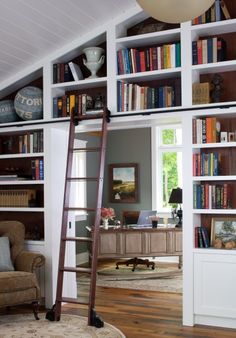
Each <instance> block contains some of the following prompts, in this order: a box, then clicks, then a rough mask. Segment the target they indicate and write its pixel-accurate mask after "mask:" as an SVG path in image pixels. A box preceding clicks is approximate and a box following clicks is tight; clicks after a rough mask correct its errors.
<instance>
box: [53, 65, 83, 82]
mask: <svg viewBox="0 0 236 338" xmlns="http://www.w3.org/2000/svg"><path fill="white" fill-rule="evenodd" d="M83 78H84V76H83V74H82V72H81V69H80V67H79V65H78V64H76V63H74V62H72V61H71V62H68V63H55V64H54V65H53V83H60V82H68V81H74V80H75V81H79V80H83Z"/></svg>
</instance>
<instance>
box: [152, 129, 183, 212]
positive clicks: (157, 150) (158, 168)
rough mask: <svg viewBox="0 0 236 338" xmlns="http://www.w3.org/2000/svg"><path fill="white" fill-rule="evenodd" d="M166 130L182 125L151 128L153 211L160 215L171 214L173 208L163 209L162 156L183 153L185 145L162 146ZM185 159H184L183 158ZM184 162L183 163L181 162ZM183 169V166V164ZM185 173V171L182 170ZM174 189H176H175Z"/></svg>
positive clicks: (180, 184) (181, 178)
mask: <svg viewBox="0 0 236 338" xmlns="http://www.w3.org/2000/svg"><path fill="white" fill-rule="evenodd" d="M164 129H181V130H182V124H181V123H170V124H165V125H156V126H153V127H151V149H152V155H151V156H152V209H153V210H157V212H159V213H170V212H171V206H170V207H168V208H164V207H163V182H162V169H163V168H162V155H163V153H165V152H181V153H182V152H183V144H179V145H173V144H162V139H161V137H162V131H163V130H164ZM182 158H183V157H182ZM181 162H182V161H181ZM181 166H182V168H183V164H182V163H181ZM181 172H183V170H181ZM182 180H183V177H180V182H179V186H180V187H181V186H182ZM173 188H174V187H173Z"/></svg>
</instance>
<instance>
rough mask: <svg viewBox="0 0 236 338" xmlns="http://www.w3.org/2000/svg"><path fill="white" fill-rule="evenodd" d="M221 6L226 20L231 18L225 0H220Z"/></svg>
mask: <svg viewBox="0 0 236 338" xmlns="http://www.w3.org/2000/svg"><path fill="white" fill-rule="evenodd" d="M220 7H221V10H222V12H223V14H224V17H225V19H226V20H228V19H231V15H230V14H229V11H228V8H227V7H226V4H225V1H223V0H221V1H220Z"/></svg>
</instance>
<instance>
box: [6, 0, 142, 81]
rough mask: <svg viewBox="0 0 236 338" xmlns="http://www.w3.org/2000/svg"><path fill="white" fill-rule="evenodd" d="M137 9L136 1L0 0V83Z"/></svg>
mask: <svg viewBox="0 0 236 338" xmlns="http://www.w3.org/2000/svg"><path fill="white" fill-rule="evenodd" d="M137 6H138V5H137V3H136V1H135V0H0V13H1V20H0V83H2V82H3V81H5V80H7V79H8V78H10V77H11V76H12V75H13V74H15V73H17V72H19V71H21V70H23V69H24V68H26V67H28V66H30V65H31V64H33V63H35V62H38V61H39V60H40V59H42V58H44V57H46V56H47V55H49V54H50V53H52V52H53V51H54V50H56V49H58V48H61V47H63V46H64V45H66V44H68V43H69V42H70V41H73V40H74V39H77V38H78V37H80V36H81V35H83V34H86V33H88V32H89V31H91V30H94V29H96V27H98V26H100V25H102V24H104V23H105V22H106V21H107V20H111V19H113V18H115V17H117V16H119V15H121V14H123V13H124V12H126V11H128V10H130V9H132V8H135V7H137Z"/></svg>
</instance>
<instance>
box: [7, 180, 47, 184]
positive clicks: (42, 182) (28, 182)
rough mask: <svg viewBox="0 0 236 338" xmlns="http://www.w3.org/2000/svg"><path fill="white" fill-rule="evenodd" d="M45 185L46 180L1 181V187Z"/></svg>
mask: <svg viewBox="0 0 236 338" xmlns="http://www.w3.org/2000/svg"><path fill="white" fill-rule="evenodd" d="M37 184H44V180H30V181H29V180H9V181H7V180H4V181H3V180H0V185H37Z"/></svg>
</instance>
